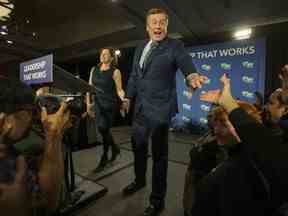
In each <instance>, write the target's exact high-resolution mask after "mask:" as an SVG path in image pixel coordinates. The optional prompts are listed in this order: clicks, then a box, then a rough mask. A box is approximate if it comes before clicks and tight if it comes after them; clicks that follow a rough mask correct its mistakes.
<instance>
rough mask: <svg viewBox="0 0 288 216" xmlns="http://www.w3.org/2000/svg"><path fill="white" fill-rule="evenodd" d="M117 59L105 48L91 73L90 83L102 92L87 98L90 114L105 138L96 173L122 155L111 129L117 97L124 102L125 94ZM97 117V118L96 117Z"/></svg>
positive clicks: (112, 51) (111, 50)
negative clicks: (94, 118) (109, 156)
mask: <svg viewBox="0 0 288 216" xmlns="http://www.w3.org/2000/svg"><path fill="white" fill-rule="evenodd" d="M115 58H116V57H115V56H114V50H113V49H112V48H103V49H101V51H100V63H99V64H98V66H96V67H93V68H92V69H91V72H90V79H89V83H90V84H91V85H94V86H96V87H97V88H99V89H101V90H102V91H101V92H97V94H96V95H95V96H94V97H93V99H94V100H93V102H92V103H91V100H90V97H88V98H87V108H88V114H89V115H90V116H92V117H96V122H97V128H98V130H99V132H100V134H101V135H102V137H103V155H102V157H101V160H100V163H99V164H98V166H97V168H96V170H95V171H96V172H98V171H101V170H103V168H104V167H105V166H106V165H107V163H108V162H109V161H111V162H112V161H114V160H115V159H116V158H117V156H118V155H119V153H120V148H119V146H118V145H116V144H115V142H114V140H113V137H112V134H111V131H110V128H111V127H112V121H113V110H114V106H115V103H116V102H117V96H118V97H119V98H120V100H121V101H123V99H124V96H125V92H124V91H123V89H122V80H121V72H120V70H119V69H117V68H116V59H115ZM95 115H96V116H95ZM110 147H111V150H112V154H111V155H112V156H111V159H110V160H109V159H108V151H109V148H110Z"/></svg>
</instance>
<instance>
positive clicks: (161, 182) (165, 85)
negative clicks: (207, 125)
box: [123, 9, 206, 216]
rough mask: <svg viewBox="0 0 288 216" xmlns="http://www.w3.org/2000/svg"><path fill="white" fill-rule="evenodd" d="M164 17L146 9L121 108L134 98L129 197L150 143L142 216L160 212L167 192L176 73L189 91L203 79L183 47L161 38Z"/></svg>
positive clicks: (141, 177) (141, 181)
mask: <svg viewBox="0 0 288 216" xmlns="http://www.w3.org/2000/svg"><path fill="white" fill-rule="evenodd" d="M167 27H168V15H167V12H166V11H164V10H162V9H151V10H149V12H148V14H147V17H146V30H147V32H148V35H149V39H150V40H149V41H146V42H145V43H143V44H142V45H140V46H139V47H138V48H137V49H136V52H135V56H134V62H133V70H132V74H131V76H130V78H129V81H128V86H127V95H126V99H125V104H124V106H125V107H126V110H127V111H128V110H129V107H130V100H131V99H132V98H135V99H136V101H135V110H134V121H133V132H132V147H133V151H134V168H135V181H134V182H132V183H131V184H129V185H128V186H127V187H126V188H124V190H123V193H124V195H130V194H133V193H134V192H136V191H138V190H140V189H141V188H143V187H144V186H145V185H146V169H147V152H148V139H149V137H150V136H151V138H152V158H153V171H152V175H153V176H152V193H151V195H150V205H149V207H148V208H147V209H146V210H145V211H144V215H146V216H153V215H158V214H159V212H160V211H161V210H163V208H164V199H165V195H166V188H167V166H168V126H169V121H170V119H171V117H172V116H173V115H174V114H175V113H176V109H177V102H176V99H177V98H176V81H175V75H176V71H177V69H178V68H179V69H181V71H182V72H183V74H184V76H185V78H186V81H187V85H188V86H189V87H191V89H195V88H198V87H201V85H202V83H203V82H204V81H205V79H206V77H204V76H200V75H198V74H197V73H196V70H195V67H194V65H193V63H192V60H191V57H190V56H189V55H188V53H187V52H186V51H185V49H184V46H183V44H182V43H181V42H180V41H178V40H175V39H170V38H168V37H167Z"/></svg>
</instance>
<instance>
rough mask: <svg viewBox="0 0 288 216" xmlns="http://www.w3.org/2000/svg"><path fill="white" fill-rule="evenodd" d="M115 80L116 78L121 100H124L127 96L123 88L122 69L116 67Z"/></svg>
mask: <svg viewBox="0 0 288 216" xmlns="http://www.w3.org/2000/svg"><path fill="white" fill-rule="evenodd" d="M113 80H114V82H115V85H116V91H117V95H118V96H119V98H120V99H121V101H123V100H124V98H125V92H124V90H123V88H122V76H121V72H120V70H118V69H116V70H115V71H114V73H113Z"/></svg>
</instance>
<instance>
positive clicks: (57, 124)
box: [0, 77, 70, 216]
mask: <svg viewBox="0 0 288 216" xmlns="http://www.w3.org/2000/svg"><path fill="white" fill-rule="evenodd" d="M0 104H1V106H0V167H1V169H0V209H1V214H3V215H10V216H18V215H23V216H26V215H27V216H30V215H32V214H33V215H35V213H39V214H41V215H44V214H45V215H51V214H53V213H55V212H56V210H57V209H58V208H59V207H60V201H61V192H63V187H62V186H63V179H64V165H63V163H64V160H63V146H62V138H63V133H64V130H65V128H67V127H68V126H69V116H70V112H69V111H68V110H67V109H66V107H67V106H66V104H64V103H62V104H61V106H60V108H59V110H58V111H57V112H56V113H54V114H47V110H46V108H44V107H43V108H42V110H40V108H39V107H38V106H37V105H36V104H35V94H34V92H33V91H32V89H31V88H29V87H28V86H26V85H25V84H23V83H20V82H19V81H11V80H9V79H8V78H4V77H1V79H0ZM36 122H37V123H36ZM34 123H35V124H38V123H39V124H40V126H39V128H40V129H41V130H40V133H39V131H38V132H37V133H36V132H35V131H34V129H35V128H34ZM39 128H38V129H39ZM36 134H37V135H36ZM31 137H33V139H31ZM35 137H37V139H35Z"/></svg>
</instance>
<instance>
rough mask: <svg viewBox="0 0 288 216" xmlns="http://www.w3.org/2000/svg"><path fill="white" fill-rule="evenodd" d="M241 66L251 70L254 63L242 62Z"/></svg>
mask: <svg viewBox="0 0 288 216" xmlns="http://www.w3.org/2000/svg"><path fill="white" fill-rule="evenodd" d="M242 66H243V67H244V68H248V69H251V68H254V63H253V62H249V61H244V62H242Z"/></svg>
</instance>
